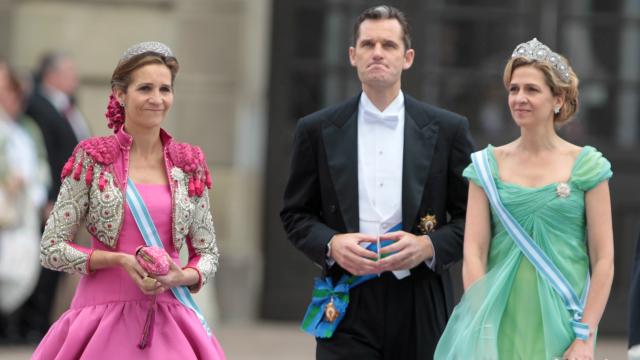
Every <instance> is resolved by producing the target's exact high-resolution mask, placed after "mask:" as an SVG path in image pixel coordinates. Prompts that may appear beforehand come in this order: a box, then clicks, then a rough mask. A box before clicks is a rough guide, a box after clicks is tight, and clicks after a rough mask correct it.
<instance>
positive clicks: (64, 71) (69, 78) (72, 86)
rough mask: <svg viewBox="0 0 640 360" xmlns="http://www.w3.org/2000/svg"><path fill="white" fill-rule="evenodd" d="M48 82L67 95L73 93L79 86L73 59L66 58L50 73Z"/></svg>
mask: <svg viewBox="0 0 640 360" xmlns="http://www.w3.org/2000/svg"><path fill="white" fill-rule="evenodd" d="M48 83H49V84H50V85H51V86H53V87H55V88H56V89H58V90H60V91H62V92H63V93H65V94H67V95H73V93H75V91H76V89H77V88H78V83H79V81H78V74H77V72H76V66H75V64H74V62H73V60H71V59H68V58H65V59H62V60H61V61H60V63H59V64H58V65H57V67H56V69H54V70H53V71H52V72H51V74H49V81H48Z"/></svg>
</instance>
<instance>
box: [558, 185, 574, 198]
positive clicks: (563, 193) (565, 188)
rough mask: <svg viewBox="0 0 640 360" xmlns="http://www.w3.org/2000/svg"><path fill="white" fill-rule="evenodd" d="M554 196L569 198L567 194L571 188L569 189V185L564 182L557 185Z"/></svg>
mask: <svg viewBox="0 0 640 360" xmlns="http://www.w3.org/2000/svg"><path fill="white" fill-rule="evenodd" d="M556 194H557V195H558V197H561V198H566V197H567V196H569V194H571V188H570V187H569V184H567V183H566V182H561V183H559V184H558V186H557V187H556Z"/></svg>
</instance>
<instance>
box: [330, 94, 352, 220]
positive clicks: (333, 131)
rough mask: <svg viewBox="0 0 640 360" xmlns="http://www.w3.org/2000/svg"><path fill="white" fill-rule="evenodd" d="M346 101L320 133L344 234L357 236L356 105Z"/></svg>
mask: <svg viewBox="0 0 640 360" xmlns="http://www.w3.org/2000/svg"><path fill="white" fill-rule="evenodd" d="M359 100H360V96H356V97H355V98H353V99H352V100H351V101H349V102H348V103H347V104H346V105H345V107H344V109H343V111H341V112H339V114H337V116H336V117H335V118H334V120H333V121H331V122H329V123H328V124H327V125H326V126H325V127H324V129H323V130H322V135H323V139H324V147H325V150H326V153H327V165H328V166H329V172H330V173H331V179H332V180H333V184H334V187H335V191H336V196H337V198H338V203H339V207H340V211H341V212H342V216H343V219H344V222H345V226H346V227H347V229H346V230H347V232H358V231H359V228H360V222H359V215H358V214H359V206H358V103H359Z"/></svg>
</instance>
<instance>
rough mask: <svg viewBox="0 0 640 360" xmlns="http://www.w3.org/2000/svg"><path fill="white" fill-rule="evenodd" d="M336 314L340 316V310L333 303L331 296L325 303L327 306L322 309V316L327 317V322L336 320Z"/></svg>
mask: <svg viewBox="0 0 640 360" xmlns="http://www.w3.org/2000/svg"><path fill="white" fill-rule="evenodd" d="M338 316H340V312H339V311H338V309H336V307H335V306H334V305H333V297H331V300H330V301H329V303H328V304H327V307H326V308H325V309H324V317H325V318H326V319H327V321H328V322H330V323H332V322H334V321H336V319H337V318H338Z"/></svg>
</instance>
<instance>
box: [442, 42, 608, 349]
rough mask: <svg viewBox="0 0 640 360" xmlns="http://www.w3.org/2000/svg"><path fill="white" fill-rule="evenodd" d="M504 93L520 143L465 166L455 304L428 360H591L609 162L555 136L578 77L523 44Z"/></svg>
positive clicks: (604, 265)
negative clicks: (461, 287)
mask: <svg viewBox="0 0 640 360" xmlns="http://www.w3.org/2000/svg"><path fill="white" fill-rule="evenodd" d="M503 85H504V86H505V88H506V90H507V92H508V105H509V109H510V110H511V116H512V118H513V120H514V122H515V124H516V125H517V126H518V127H519V129H520V136H519V137H518V138H517V139H516V140H514V141H512V142H510V143H508V144H506V145H502V146H497V147H493V146H492V145H489V146H488V147H487V148H485V149H484V150H482V151H479V152H477V153H474V154H473V155H472V160H473V161H472V164H471V165H469V166H468V167H467V168H466V169H465V170H464V173H463V174H464V176H465V177H467V178H468V179H469V180H471V181H470V182H469V203H468V206H467V219H466V227H465V238H464V259H463V268H462V275H463V283H464V288H465V293H464V295H463V298H462V300H461V301H460V303H459V304H458V305H457V306H456V308H455V310H454V312H453V314H452V316H451V319H450V321H449V324H448V325H447V328H446V330H445V332H444V334H443V335H442V338H441V339H440V342H439V343H438V349H437V350H436V354H435V358H436V359H443V360H444V359H473V358H476V357H477V356H480V357H481V358H486V359H569V360H576V359H593V358H594V349H595V343H596V341H595V339H596V335H597V330H598V324H599V323H600V319H601V318H602V314H603V312H604V309H605V306H606V304H607V301H608V298H609V292H610V290H611V284H612V281H613V228H612V227H613V226H612V220H611V199H610V195H609V178H610V177H611V176H612V174H613V173H612V171H611V164H610V163H609V161H608V160H607V159H606V158H605V157H604V156H603V155H602V153H600V152H599V151H598V150H596V149H595V148H594V147H591V146H584V147H580V146H577V145H574V144H571V143H569V142H568V141H566V140H564V139H563V138H562V137H560V136H559V135H558V133H557V131H558V128H559V127H560V126H562V125H564V124H566V123H567V122H568V121H570V120H571V119H572V117H573V115H574V114H575V113H576V112H577V111H578V77H577V76H576V74H575V73H574V71H573V69H572V68H571V66H570V65H569V62H568V61H567V60H566V59H565V58H564V57H562V56H561V55H559V54H557V53H555V52H553V51H552V50H551V49H549V47H547V46H546V45H544V44H542V43H541V42H539V41H538V40H537V39H535V38H534V39H533V40H531V41H529V42H526V43H522V44H519V45H518V46H517V47H516V48H515V50H514V51H513V53H512V57H511V59H510V60H509V61H508V62H507V65H506V67H505V69H504V75H503Z"/></svg>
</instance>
